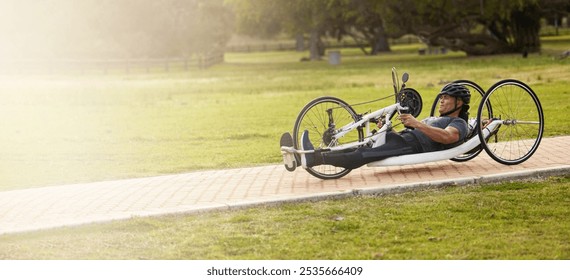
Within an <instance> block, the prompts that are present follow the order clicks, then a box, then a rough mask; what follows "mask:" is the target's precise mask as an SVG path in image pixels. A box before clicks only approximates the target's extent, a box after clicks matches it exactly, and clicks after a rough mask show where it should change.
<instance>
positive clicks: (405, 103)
mask: <svg viewBox="0 0 570 280" xmlns="http://www.w3.org/2000/svg"><path fill="white" fill-rule="evenodd" d="M396 101H397V102H398V103H400V105H401V106H402V107H408V110H407V112H406V113H408V114H411V115H412V116H414V118H417V117H418V116H419V115H420V113H421V112H422V106H423V101H422V97H421V95H420V94H419V92H417V91H416V90H415V89H413V88H404V89H402V90H401V91H400V92H399V93H398V95H396Z"/></svg>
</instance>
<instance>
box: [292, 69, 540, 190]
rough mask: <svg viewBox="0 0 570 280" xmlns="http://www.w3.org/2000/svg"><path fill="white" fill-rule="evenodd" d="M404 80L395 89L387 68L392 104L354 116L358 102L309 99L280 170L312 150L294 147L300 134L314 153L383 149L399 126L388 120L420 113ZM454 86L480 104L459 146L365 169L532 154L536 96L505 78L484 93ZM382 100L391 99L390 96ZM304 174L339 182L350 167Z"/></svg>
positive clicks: (536, 141) (417, 98)
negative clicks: (307, 138)
mask: <svg viewBox="0 0 570 280" xmlns="http://www.w3.org/2000/svg"><path fill="white" fill-rule="evenodd" d="M408 79H409V75H408V74H407V73H404V74H403V75H402V85H401V86H400V80H399V79H398V74H397V71H396V69H395V68H392V83H393V88H394V97H395V103H394V104H393V105H390V106H387V107H383V108H380V109H378V110H376V111H373V112H367V113H361V114H358V113H356V111H355V110H354V109H353V107H354V106H355V105H360V104H354V105H350V104H348V103H347V102H345V101H343V100H342V99H339V98H337V97H332V96H323V97H319V98H316V99H314V100H312V101H310V102H309V103H308V104H307V105H305V106H304V107H303V109H302V110H301V112H300V113H299V115H298V117H297V119H296V121H295V125H294V128H293V133H292V135H291V137H292V140H293V141H292V143H290V144H291V145H285V146H283V145H282V146H281V154H282V156H283V159H284V162H285V168H286V169H287V170H289V171H294V170H295V169H296V167H297V166H298V165H299V164H298V163H300V162H301V160H300V155H301V154H303V153H314V152H315V150H302V149H299V147H300V143H301V135H302V133H303V131H305V130H308V131H309V133H310V134H311V135H312V136H314V137H316V138H315V139H316V140H315V142H314V144H315V149H320V150H321V151H323V152H327V151H341V150H344V149H348V148H357V147H361V146H364V145H367V146H369V147H378V146H381V145H384V144H385V143H386V134H387V132H388V131H391V130H392V129H393V128H394V127H395V126H397V125H399V124H394V123H393V121H392V118H393V117H394V116H395V114H396V113H397V114H401V113H409V114H411V115H413V116H414V117H418V116H419V115H420V113H421V110H422V107H423V101H422V97H421V95H420V94H419V92H418V91H416V90H415V89H413V88H409V87H406V83H407V82H408ZM453 82H454V83H458V84H461V85H464V86H466V87H467V88H468V89H469V90H470V92H471V104H476V103H477V102H478V103H479V104H478V106H477V107H476V108H477V110H476V111H475V109H474V108H471V109H470V113H475V112H476V117H475V118H470V119H469V121H468V124H469V133H468V135H467V137H466V139H465V140H464V141H463V142H462V143H458V144H457V145H456V146H454V147H452V148H450V149H446V150H442V151H435V152H426V153H416V154H406V155H395V156H391V157H388V158H385V159H382V160H379V161H375V162H372V163H369V164H368V166H372V167H379V166H394V165H410V164H418V163H426V162H433V161H440V160H452V161H456V162H464V161H468V160H471V159H473V158H475V157H476V156H477V155H479V154H480V153H481V151H482V150H485V151H486V152H487V154H488V155H489V156H490V157H491V158H492V159H494V160H495V161H497V162H499V163H502V164H506V165H515V164H520V163H522V162H524V161H526V160H528V159H529V158H530V157H531V156H532V155H533V154H534V152H535V151H536V150H537V149H538V146H539V145H540V141H541V139H542V135H543V132H544V114H543V110H542V106H541V104H540V101H539V99H538V97H537V95H536V94H535V93H534V91H533V90H532V89H531V88H530V87H529V86H528V85H526V84H525V83H523V82H521V81H518V80H514V79H504V80H501V81H499V82H497V83H495V84H494V85H493V86H491V87H490V88H489V89H488V90H487V91H484V90H483V89H482V88H481V87H480V86H479V85H478V84H476V83H474V82H472V81H469V80H456V81H453ZM385 98H391V95H390V96H388V97H385ZM380 99H384V98H380ZM380 99H377V100H380ZM367 103H368V102H367ZM437 103H438V97H436V99H435V101H434V102H433V104H432V107H431V111H430V117H434V113H435V111H436V109H437ZM470 115H472V114H470ZM380 120H381V123H382V126H381V127H379V128H378V129H374V128H373V125H374V126H375V125H376V123H378V121H380ZM282 141H283V138H282ZM306 171H307V172H309V173H310V174H311V175H313V176H315V177H317V178H320V179H325V180H326V179H338V178H341V177H343V176H345V175H347V174H348V173H350V171H351V169H346V168H342V167H336V166H332V165H318V166H314V167H309V168H306Z"/></svg>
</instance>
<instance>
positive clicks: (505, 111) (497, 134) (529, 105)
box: [477, 79, 544, 165]
mask: <svg viewBox="0 0 570 280" xmlns="http://www.w3.org/2000/svg"><path fill="white" fill-rule="evenodd" d="M487 102H489V103H490V104H491V106H492V108H493V111H492V113H491V117H492V119H493V120H501V121H502V124H501V125H500V127H498V128H496V130H495V131H493V132H492V133H491V136H490V137H488V139H484V137H483V129H484V127H483V125H481V124H482V123H485V121H486V114H487V109H486V108H485V107H484V104H486V103H487ZM477 121H478V123H479V124H480V125H478V132H479V139H480V140H481V143H482V146H483V148H484V149H485V151H486V152H487V154H489V156H490V157H491V158H493V159H494V160H496V161H497V162H499V163H502V164H506V165H514V164H519V163H521V162H524V161H525V160H527V159H529V158H530V157H531V156H532V154H533V153H534V152H535V151H536V149H538V145H539V144H540V140H541V139H542V134H543V132H544V114H543V112H542V106H541V105H540V101H539V100H538V97H537V96H536V94H535V93H534V92H533V91H532V89H531V88H530V87H529V86H527V85H526V84H524V83H523V82H521V81H517V80H512V79H508V80H502V81H500V82H498V83H496V84H495V85H493V86H492V87H491V88H490V89H489V90H488V91H487V93H486V94H485V96H484V97H483V100H482V102H481V104H480V105H479V110H478V112H477Z"/></svg>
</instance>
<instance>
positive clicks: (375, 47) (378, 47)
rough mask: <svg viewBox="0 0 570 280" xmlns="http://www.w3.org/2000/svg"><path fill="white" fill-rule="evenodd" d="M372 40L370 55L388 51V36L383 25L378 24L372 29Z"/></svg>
mask: <svg viewBox="0 0 570 280" xmlns="http://www.w3.org/2000/svg"><path fill="white" fill-rule="evenodd" d="M374 31H375V32H374V42H371V43H372V52H371V54H372V55H377V54H378V53H380V52H390V44H388V37H387V36H386V31H385V30H384V26H382V25H380V26H378V27H376V28H375V30H374Z"/></svg>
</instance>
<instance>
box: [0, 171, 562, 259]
mask: <svg viewBox="0 0 570 280" xmlns="http://www.w3.org/2000/svg"><path fill="white" fill-rule="evenodd" d="M569 202H570V177H565V178H564V177H560V178H550V179H548V180H546V181H538V180H534V181H523V182H506V183H501V184H494V185H482V186H461V187H449V188H439V189H428V190H422V191H413V192H407V193H402V194H391V195H384V196H359V197H353V198H348V199H340V200H327V201H319V202H307V203H285V204H281V205H277V206H265V207H264V206H259V207H254V208H249V209H242V210H236V211H231V212H230V211H223V212H210V213H203V214H197V215H175V216H165V217H156V218H134V219H130V220H128V221H122V222H111V223H105V224H99V225H88V226H80V227H72V228H61V229H54V230H46V231H39V232H32V233H24V234H8V235H2V236H0V259H66V260H67V259H189V260H196V259H200V260H208V259H220V260H226V259H256V260H265V259H279V260H285V259H296V260H303V259H307V260H313V259H324V260H336V259H356V260H371V259H385V260H391V259H439V260H446V259H495V260H507V259H509V260H510V259H518V260H521V259H527V260H528V259H531V260H535V259H538V260H540V259H549V260H550V259H560V260H567V259H569V258H570V239H569V238H568V236H570V209H569V208H568V204H569Z"/></svg>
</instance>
